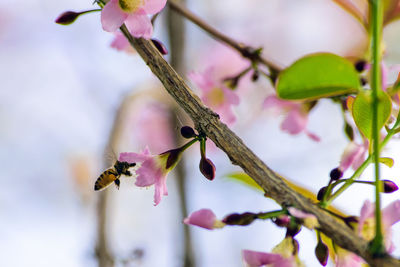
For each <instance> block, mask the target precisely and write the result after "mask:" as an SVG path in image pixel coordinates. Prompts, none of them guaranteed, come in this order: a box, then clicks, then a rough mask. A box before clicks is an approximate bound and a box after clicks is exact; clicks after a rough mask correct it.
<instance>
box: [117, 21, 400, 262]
mask: <svg viewBox="0 0 400 267" xmlns="http://www.w3.org/2000/svg"><path fill="white" fill-rule="evenodd" d="M121 31H122V32H123V33H124V34H125V36H126V37H127V38H128V40H129V42H130V43H131V45H132V46H133V47H134V48H135V49H136V51H137V52H138V53H139V55H140V56H141V57H142V58H143V60H144V61H145V62H146V64H147V65H148V67H149V68H150V69H151V71H152V72H153V73H154V74H155V75H156V76H157V77H158V79H159V80H160V81H161V82H162V84H163V85H164V87H165V89H166V90H167V91H168V93H169V94H170V95H171V96H172V97H173V98H174V99H175V100H176V102H177V103H178V104H179V105H180V106H181V107H182V108H183V109H184V110H185V112H186V113H187V114H188V115H189V116H190V117H191V118H192V120H193V122H194V124H195V126H196V128H197V130H198V131H200V132H204V133H205V134H206V135H207V137H208V138H210V139H211V140H212V141H213V142H214V143H215V144H216V145H217V146H218V147H219V148H220V149H222V150H223V151H224V152H225V153H226V154H227V155H228V157H229V158H230V160H231V161H232V163H233V164H235V165H238V166H240V167H241V168H242V169H243V170H244V171H245V172H246V173H247V174H248V175H249V176H250V177H252V179H254V181H255V182H256V183H257V184H259V185H260V186H261V187H262V188H263V189H264V190H265V192H266V196H268V197H270V198H272V199H274V200H275V201H276V202H277V203H279V204H280V205H282V206H294V207H296V208H298V209H300V210H302V211H305V212H307V213H311V214H314V215H315V216H316V217H317V219H318V221H319V224H320V230H321V231H322V232H323V233H324V234H325V235H327V236H328V237H330V238H331V239H332V240H333V241H334V242H335V243H336V244H337V245H339V246H340V247H342V248H344V249H347V250H349V251H352V252H354V253H356V254H357V255H359V256H361V257H362V258H364V259H365V260H366V261H367V262H368V263H369V264H370V265H371V266H377V267H378V266H379V267H382V266H383V267H389V266H400V261H399V260H397V259H395V258H393V257H392V256H390V255H386V256H385V257H383V258H373V257H372V255H371V254H370V253H369V250H368V242H367V241H366V240H364V239H362V238H360V237H359V236H357V235H356V234H355V233H354V232H353V231H352V230H351V229H350V228H349V227H347V226H346V225H345V224H343V223H342V222H340V221H338V220H337V219H335V218H333V217H332V216H331V215H330V214H328V213H327V212H326V211H324V210H323V209H321V208H319V207H318V206H317V205H315V204H314V203H312V202H311V201H310V200H309V199H307V198H305V197H304V196H302V195H301V194H299V193H297V192H295V191H294V190H292V189H291V188H290V187H289V186H288V185H287V184H286V183H285V182H284V181H283V180H282V179H281V177H280V176H279V175H278V174H277V173H275V172H274V171H272V170H271V169H270V168H269V167H268V166H267V165H266V164H265V163H264V162H262V161H261V159H259V158H258V157H257V156H256V155H255V154H254V153H253V152H252V151H251V150H250V149H249V148H248V147H247V146H246V145H245V144H244V143H243V141H242V140H241V139H240V138H239V137H238V136H237V135H236V134H235V133H234V132H232V131H231V130H230V129H229V128H228V127H227V126H226V125H225V124H223V123H222V122H221V121H220V120H219V116H218V114H216V113H214V112H213V111H212V110H210V109H209V108H207V107H206V106H204V105H203V103H202V102H201V101H200V99H199V98H198V97H197V96H196V95H195V94H193V92H192V91H191V90H190V88H189V87H188V85H187V84H186V83H185V82H184V80H183V79H182V78H181V77H180V76H179V75H178V74H177V73H176V72H175V70H174V69H173V68H172V67H171V66H170V65H169V64H168V63H167V62H166V61H165V60H164V58H163V57H162V56H161V54H160V53H159V52H158V50H157V49H156V48H155V47H154V46H153V45H152V43H151V42H149V41H147V40H144V39H135V38H133V37H132V36H131V35H130V34H129V32H128V31H127V29H126V27H125V26H122V27H121Z"/></svg>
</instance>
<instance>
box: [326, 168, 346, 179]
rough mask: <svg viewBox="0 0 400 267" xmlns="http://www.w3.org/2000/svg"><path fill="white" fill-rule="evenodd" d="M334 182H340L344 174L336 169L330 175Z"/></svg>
mask: <svg viewBox="0 0 400 267" xmlns="http://www.w3.org/2000/svg"><path fill="white" fill-rule="evenodd" d="M329 176H330V177H331V179H332V180H334V181H336V180H339V179H340V178H341V177H342V176H343V172H342V171H341V170H340V169H339V168H334V169H333V170H331V173H330V174H329Z"/></svg>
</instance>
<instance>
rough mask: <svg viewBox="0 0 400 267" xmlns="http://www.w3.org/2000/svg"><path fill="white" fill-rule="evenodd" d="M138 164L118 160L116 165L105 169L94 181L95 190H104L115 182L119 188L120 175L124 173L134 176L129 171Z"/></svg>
mask: <svg viewBox="0 0 400 267" xmlns="http://www.w3.org/2000/svg"><path fill="white" fill-rule="evenodd" d="M134 166H136V163H128V162H125V161H118V160H117V161H116V162H115V164H114V166H113V167H111V168H109V169H107V170H105V171H104V172H103V173H102V174H100V176H99V178H97V180H96V182H95V183H94V190H95V191H97V190H102V189H104V188H106V187H107V186H109V185H110V184H112V183H113V182H114V183H115V185H116V186H117V188H118V189H119V185H120V180H119V177H120V176H121V175H122V174H123V175H126V176H132V173H131V172H130V171H129V168H131V167H134Z"/></svg>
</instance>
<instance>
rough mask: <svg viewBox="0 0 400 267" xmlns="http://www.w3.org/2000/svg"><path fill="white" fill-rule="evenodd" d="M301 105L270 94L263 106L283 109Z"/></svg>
mask: <svg viewBox="0 0 400 267" xmlns="http://www.w3.org/2000/svg"><path fill="white" fill-rule="evenodd" d="M298 106H299V104H298V103H295V102H292V101H286V100H282V99H280V98H278V97H277V96H276V95H269V96H267V98H265V100H264V103H263V108H276V109H278V110H281V109H293V108H297V107H298Z"/></svg>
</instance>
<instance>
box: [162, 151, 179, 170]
mask: <svg viewBox="0 0 400 267" xmlns="http://www.w3.org/2000/svg"><path fill="white" fill-rule="evenodd" d="M164 155H165V156H168V158H167V163H166V166H165V169H169V168H171V167H174V166H175V165H176V164H177V163H178V161H179V160H180V159H181V155H182V148H175V149H171V150H168V151H166V152H164V153H161V154H160V156H164Z"/></svg>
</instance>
